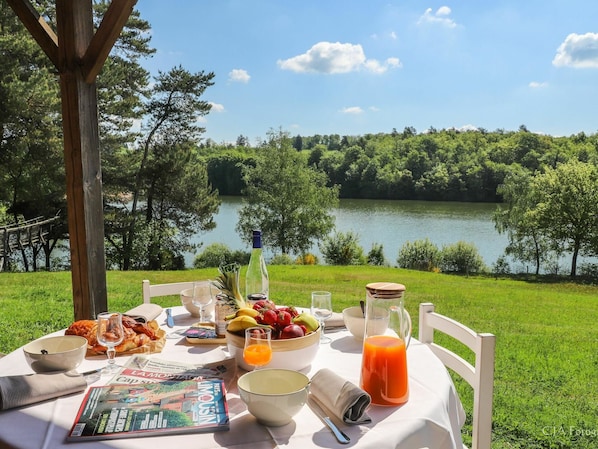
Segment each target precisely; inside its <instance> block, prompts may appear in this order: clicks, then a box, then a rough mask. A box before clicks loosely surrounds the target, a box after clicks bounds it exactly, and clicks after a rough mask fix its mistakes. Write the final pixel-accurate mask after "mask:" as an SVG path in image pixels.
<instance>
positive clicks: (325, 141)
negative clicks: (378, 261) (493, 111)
mask: <svg viewBox="0 0 598 449" xmlns="http://www.w3.org/2000/svg"><path fill="white" fill-rule="evenodd" d="M292 141H293V147H294V148H295V149H296V150H297V151H299V152H301V153H304V154H305V157H306V158H307V159H308V164H309V165H311V166H315V167H316V168H318V169H319V170H321V171H323V172H324V173H326V175H327V176H328V179H329V184H330V185H338V186H340V197H341V198H364V199H367V198H371V199H374V198H375V199H392V200H434V201H464V202H502V197H501V195H500V193H499V192H498V190H497V189H498V186H500V185H501V184H502V183H503V181H504V179H505V177H506V175H507V174H509V173H512V172H514V171H516V170H518V169H520V168H523V169H524V170H526V171H528V172H529V173H531V174H533V173H536V172H538V171H542V170H544V169H545V168H546V167H552V168H554V167H556V166H557V165H558V164H559V163H561V162H566V161H568V160H569V159H576V160H579V161H582V162H590V163H592V164H595V163H596V161H598V135H596V134H592V135H586V134H585V133H583V132H581V133H579V134H576V135H573V136H568V137H553V136H549V135H541V134H536V133H532V132H530V131H528V130H527V128H526V127H525V125H521V126H520V127H519V130H517V131H505V130H496V131H492V132H488V131H486V130H483V129H480V130H468V131H459V130H456V129H441V130H436V129H434V128H429V129H428V130H425V131H422V132H420V133H418V132H417V131H416V130H415V129H414V128H413V127H405V128H404V130H403V131H402V132H397V130H396V129H393V130H392V131H390V132H388V133H378V134H366V135H363V136H339V135H338V134H333V135H315V136H299V135H297V136H295V137H293V139H292ZM199 148H200V153H201V155H202V156H203V157H204V158H205V164H206V167H207V170H208V179H209V181H210V183H211V184H212V186H213V187H214V188H216V189H217V190H218V192H219V193H220V194H221V195H240V194H241V192H242V189H243V187H244V186H243V180H242V176H241V168H242V167H243V166H244V165H246V164H252V163H253V162H252V159H253V158H255V157H256V156H259V152H260V146H256V147H250V146H248V145H247V139H245V138H243V136H240V137H239V138H237V142H236V145H225V144H221V145H217V144H215V143H214V142H212V141H207V142H204V143H202V144H200V145H199Z"/></svg>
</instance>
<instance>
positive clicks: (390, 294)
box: [365, 282, 405, 298]
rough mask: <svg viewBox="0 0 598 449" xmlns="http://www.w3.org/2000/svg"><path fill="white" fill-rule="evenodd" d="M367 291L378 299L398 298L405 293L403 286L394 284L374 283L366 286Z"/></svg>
mask: <svg viewBox="0 0 598 449" xmlns="http://www.w3.org/2000/svg"><path fill="white" fill-rule="evenodd" d="M365 288H366V290H367V291H368V292H369V293H371V294H373V295H375V296H376V297H378V298H396V297H399V296H402V295H403V293H404V292H405V286H404V285H403V284H397V283H394V282H372V283H370V284H367V285H366V286H365Z"/></svg>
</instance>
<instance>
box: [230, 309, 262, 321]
mask: <svg viewBox="0 0 598 449" xmlns="http://www.w3.org/2000/svg"><path fill="white" fill-rule="evenodd" d="M259 314H260V313H259V312H258V311H257V310H255V309H252V308H251V307H241V308H240V309H239V310H237V311H236V312H235V313H232V314H230V315H227V316H226V317H225V318H224V319H225V320H226V321H230V320H232V319H234V318H237V317H239V316H249V317H251V318H255V317H257V316H258V315H259Z"/></svg>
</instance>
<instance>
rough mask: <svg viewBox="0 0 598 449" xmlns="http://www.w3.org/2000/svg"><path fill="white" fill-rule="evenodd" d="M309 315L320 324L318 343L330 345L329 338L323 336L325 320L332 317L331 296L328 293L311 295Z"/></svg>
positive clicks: (319, 292) (322, 292)
mask: <svg viewBox="0 0 598 449" xmlns="http://www.w3.org/2000/svg"><path fill="white" fill-rule="evenodd" d="M311 314H312V315H313V316H315V317H316V318H317V320H318V321H319V322H320V343H330V337H328V336H326V335H324V329H325V328H326V320H327V319H328V318H330V317H331V316H332V294H331V293H330V292H325V291H316V292H312V293H311Z"/></svg>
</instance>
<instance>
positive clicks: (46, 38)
mask: <svg viewBox="0 0 598 449" xmlns="http://www.w3.org/2000/svg"><path fill="white" fill-rule="evenodd" d="M6 3H8V5H9V6H10V7H11V8H12V10H13V11H14V12H15V14H16V15H17V17H18V18H19V19H20V20H21V22H23V25H25V28H27V30H28V31H29V33H31V35H32V36H33V38H34V39H35V41H36V42H37V43H38V45H39V46H40V47H41V49H42V50H43V51H44V53H46V55H47V56H48V58H50V61H52V63H53V64H54V66H56V67H58V59H59V58H58V37H57V36H56V33H54V30H53V29H52V28H50V25H48V23H47V22H46V21H45V20H44V18H43V17H42V16H41V15H40V14H39V13H38V12H37V10H36V9H35V8H34V7H33V5H32V4H31V2H29V0H6Z"/></svg>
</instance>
